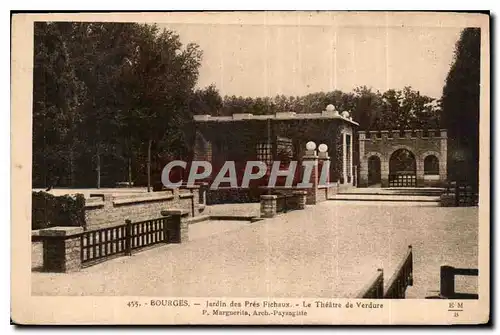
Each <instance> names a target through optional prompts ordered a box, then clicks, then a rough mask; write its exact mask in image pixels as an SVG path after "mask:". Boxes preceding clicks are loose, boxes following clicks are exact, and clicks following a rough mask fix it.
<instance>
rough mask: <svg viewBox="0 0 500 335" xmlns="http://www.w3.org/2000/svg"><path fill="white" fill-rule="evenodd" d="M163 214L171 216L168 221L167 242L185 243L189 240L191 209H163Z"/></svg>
mask: <svg viewBox="0 0 500 335" xmlns="http://www.w3.org/2000/svg"><path fill="white" fill-rule="evenodd" d="M161 215H163V216H170V218H169V220H168V221H167V232H168V233H167V234H168V239H167V243H185V242H188V241H189V223H188V221H187V220H186V219H187V218H188V217H189V211H188V210H186V209H169V210H164V211H161Z"/></svg>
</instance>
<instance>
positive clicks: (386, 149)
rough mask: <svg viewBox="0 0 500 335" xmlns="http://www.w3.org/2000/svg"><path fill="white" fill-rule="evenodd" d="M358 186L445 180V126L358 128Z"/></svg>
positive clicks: (435, 183)
mask: <svg viewBox="0 0 500 335" xmlns="http://www.w3.org/2000/svg"><path fill="white" fill-rule="evenodd" d="M358 135H359V157H360V158H359V160H360V170H359V174H360V176H359V186H361V187H363V186H370V185H378V184H380V186H382V187H420V186H439V185H442V184H444V183H445V182H446V179H447V176H446V170H447V166H446V164H447V163H446V162H447V134H446V130H444V129H441V130H434V129H429V130H423V129H416V130H404V131H399V130H382V131H369V132H364V131H360V132H358Z"/></svg>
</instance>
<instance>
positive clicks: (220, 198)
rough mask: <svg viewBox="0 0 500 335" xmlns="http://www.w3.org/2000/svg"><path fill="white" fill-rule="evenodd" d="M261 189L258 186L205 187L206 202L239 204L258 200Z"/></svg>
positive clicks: (210, 203) (209, 203) (208, 203)
mask: <svg viewBox="0 0 500 335" xmlns="http://www.w3.org/2000/svg"><path fill="white" fill-rule="evenodd" d="M261 194H263V193H262V191H261V190H260V189H258V188H252V189H250V188H219V189H216V190H211V189H207V191H206V202H207V203H206V204H207V205H218V204H239V203H248V202H259V201H260V196H261Z"/></svg>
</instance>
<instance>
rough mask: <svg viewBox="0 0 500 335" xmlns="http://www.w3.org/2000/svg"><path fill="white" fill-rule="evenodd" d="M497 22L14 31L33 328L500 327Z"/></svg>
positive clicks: (16, 23) (458, 17) (231, 17)
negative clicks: (495, 308) (494, 235)
mask: <svg viewBox="0 0 500 335" xmlns="http://www.w3.org/2000/svg"><path fill="white" fill-rule="evenodd" d="M489 41H490V30H489V15H488V14H487V13H486V14H485V13H452V12H436V13H433V12H328V11H319V12H318V11H310V12H307V11H303V12H279V11H269V12H266V11H261V12H165V13H158V12H155V13H80V14H78V13H71V14H64V13H58V14H43V13H37V14H28V13H24V14H14V15H13V17H12V125H11V126H12V166H11V169H12V223H11V227H12V269H11V278H12V286H11V294H12V306H11V308H12V312H11V313H12V314H11V318H12V321H13V322H14V323H17V324H28V325H29V324H43V325H67V324H71V325H73V324H75V325H76V324H97V325H105V324H166V325H187V324H199V325H214V324H231V325H265V324H274V325H294V324H296V325H304V324H305V325H339V324H356V325H388V324H389V325H397V324H416V325H431V324H484V323H487V322H488V321H489V319H490V309H489V306H490V258H489V254H490V245H489V241H490V235H489V234H490V221H489V216H490V215H489V214H490V195H489V184H490V177H489V176H490V170H489V157H490V132H489V131H490V130H489V129H490V126H489V122H490V96H489V91H490V64H489V59H490V45H489Z"/></svg>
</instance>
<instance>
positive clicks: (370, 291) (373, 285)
mask: <svg viewBox="0 0 500 335" xmlns="http://www.w3.org/2000/svg"><path fill="white" fill-rule="evenodd" d="M412 285H413V250H412V246H411V245H410V246H408V251H407V253H406V255H405V257H404V258H403V260H402V261H401V262H400V263H399V265H398V267H397V268H396V272H395V273H394V275H393V276H392V277H391V279H389V284H388V285H387V290H385V292H384V271H383V270H382V269H378V270H377V274H376V275H375V276H374V277H373V278H372V279H371V280H370V281H369V282H368V283H367V284H366V285H365V286H364V287H363V288H362V289H361V290H360V291H359V293H358V294H357V295H356V298H358V299H404V298H405V293H406V288H407V287H408V286H412Z"/></svg>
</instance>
